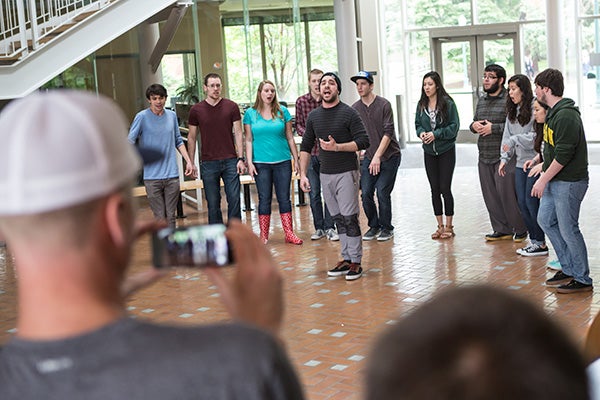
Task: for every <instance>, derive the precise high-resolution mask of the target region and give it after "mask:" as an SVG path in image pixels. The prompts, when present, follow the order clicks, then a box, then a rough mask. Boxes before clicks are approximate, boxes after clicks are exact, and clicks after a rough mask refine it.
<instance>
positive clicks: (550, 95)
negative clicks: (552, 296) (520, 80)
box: [528, 68, 593, 293]
mask: <svg viewBox="0 0 600 400" xmlns="http://www.w3.org/2000/svg"><path fill="white" fill-rule="evenodd" d="M563 91H564V80H563V76H562V73H561V72H560V71H559V70H556V69H551V68H548V69H546V70H544V71H542V72H540V73H539V74H538V76H537V77H536V78H535V95H536V96H537V98H538V100H539V101H541V102H543V103H544V104H547V105H548V106H549V107H550V108H549V110H548V114H547V116H546V122H545V124H544V151H543V162H544V165H543V167H542V169H543V171H544V173H543V174H542V175H541V176H540V178H539V179H538V181H537V182H536V183H535V185H534V186H533V189H532V191H531V195H532V196H536V197H539V198H541V201H540V208H539V211H538V222H539V224H540V226H541V227H542V229H543V230H544V232H545V233H546V235H548V238H549V239H550V242H551V243H552V246H554V250H555V251H556V255H557V256H558V261H560V264H561V265H562V268H563V270H562V271H558V272H557V273H556V274H555V275H554V276H553V277H552V278H550V279H548V280H547V281H546V286H548V287H555V288H557V289H556V291H557V292H558V293H574V292H587V291H591V290H592V289H593V287H592V278H590V267H589V262H588V255H587V248H586V245H585V240H584V239H583V235H582V234H581V231H580V230H579V210H580V208H581V202H582V201H583V197H584V196H585V193H586V191H587V189H588V185H589V175H588V157H587V143H586V140H585V132H584V129H583V122H582V121H581V115H580V113H579V109H578V108H577V107H576V106H575V102H574V101H573V100H571V99H568V98H563V97H562V96H563ZM540 161H541V160H539V156H536V158H534V159H533V160H531V161H529V162H528V163H529V164H530V165H532V164H534V163H536V162H540Z"/></svg>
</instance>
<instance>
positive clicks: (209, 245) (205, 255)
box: [152, 224, 232, 268]
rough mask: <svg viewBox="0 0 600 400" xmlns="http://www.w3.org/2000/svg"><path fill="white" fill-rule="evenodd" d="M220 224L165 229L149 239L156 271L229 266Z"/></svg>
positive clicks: (226, 248) (227, 243)
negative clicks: (157, 269) (171, 268)
mask: <svg viewBox="0 0 600 400" xmlns="http://www.w3.org/2000/svg"><path fill="white" fill-rule="evenodd" d="M226 229H227V227H226V226H225V225H223V224H212V225H190V226H185V227H180V228H175V229H172V228H164V229H161V230H159V231H157V232H155V233H154V235H153V236H152V261H153V264H154V266H155V267H156V268H165V267H195V268H202V267H206V266H224V265H229V264H231V262H232V255H231V248H230V246H229V242H228V241H227V238H226V237H225V230H226Z"/></svg>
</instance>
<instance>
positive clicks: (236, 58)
mask: <svg viewBox="0 0 600 400" xmlns="http://www.w3.org/2000/svg"><path fill="white" fill-rule="evenodd" d="M248 39H249V40H248V41H246V34H245V28H244V26H243V25H237V26H226V27H225V54H226V55H227V77H228V80H227V81H228V82H229V85H228V86H229V88H228V89H229V97H230V98H231V99H233V100H235V101H236V102H239V103H253V102H254V98H255V96H256V88H257V87H258V83H259V82H260V81H261V80H262V79H263V74H262V61H261V51H260V48H261V45H260V36H259V29H258V26H255V25H251V26H250V27H249V29H248Z"/></svg>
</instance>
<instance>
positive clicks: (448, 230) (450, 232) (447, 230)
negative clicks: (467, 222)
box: [440, 225, 455, 239]
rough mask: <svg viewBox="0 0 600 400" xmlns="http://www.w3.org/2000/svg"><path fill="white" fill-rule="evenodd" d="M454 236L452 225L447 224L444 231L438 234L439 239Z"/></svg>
mask: <svg viewBox="0 0 600 400" xmlns="http://www.w3.org/2000/svg"><path fill="white" fill-rule="evenodd" d="M454 236H455V233H454V225H449V226H446V227H445V228H444V232H442V234H441V235H440V239H450V238H451V237H454Z"/></svg>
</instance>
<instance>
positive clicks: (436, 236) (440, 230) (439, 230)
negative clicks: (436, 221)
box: [431, 225, 444, 239]
mask: <svg viewBox="0 0 600 400" xmlns="http://www.w3.org/2000/svg"><path fill="white" fill-rule="evenodd" d="M443 233H444V225H438V228H437V231H435V232H433V233H432V234H431V238H432V239H439V238H441V237H442V234H443Z"/></svg>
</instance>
